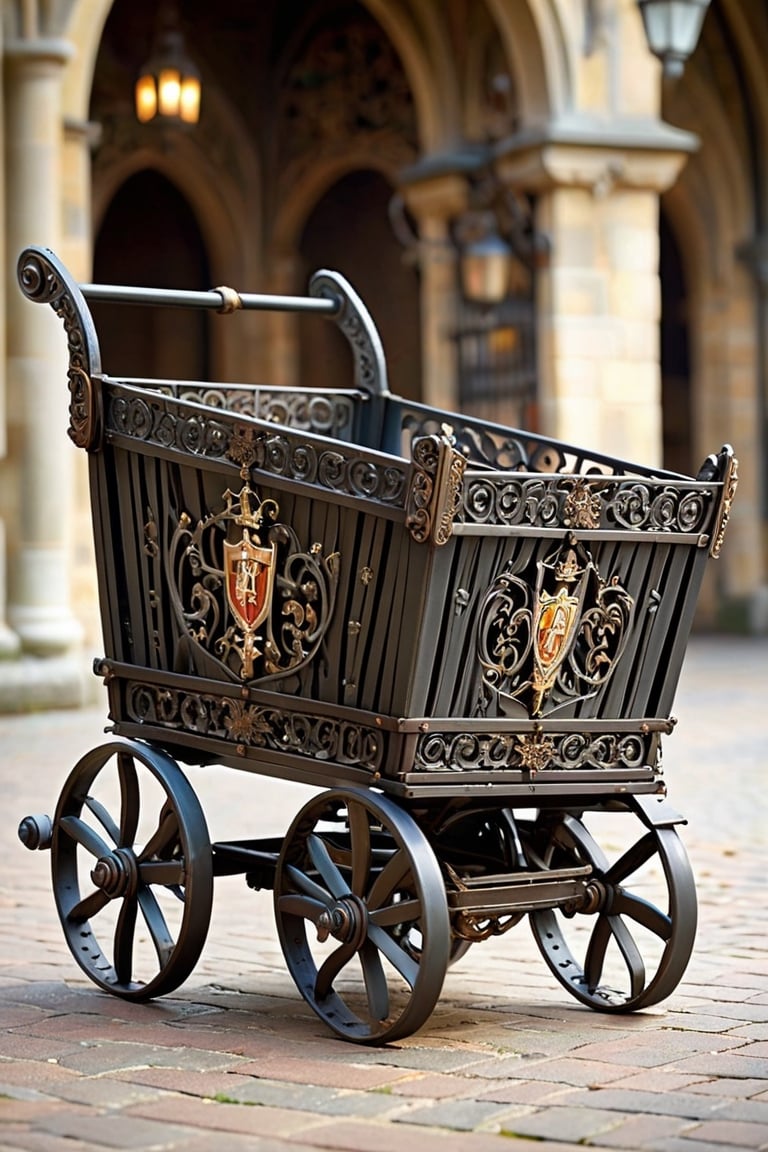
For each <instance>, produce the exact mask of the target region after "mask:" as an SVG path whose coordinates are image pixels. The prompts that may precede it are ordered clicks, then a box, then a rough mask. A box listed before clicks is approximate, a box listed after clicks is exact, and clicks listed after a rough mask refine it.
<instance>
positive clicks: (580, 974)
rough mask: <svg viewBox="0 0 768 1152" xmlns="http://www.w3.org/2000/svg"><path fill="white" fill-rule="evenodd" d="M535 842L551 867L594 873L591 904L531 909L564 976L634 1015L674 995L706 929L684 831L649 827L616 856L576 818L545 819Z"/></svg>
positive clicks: (595, 1004) (544, 947)
mask: <svg viewBox="0 0 768 1152" xmlns="http://www.w3.org/2000/svg"><path fill="white" fill-rule="evenodd" d="M618 819H619V820H621V821H622V822H623V821H625V820H627V819H629V817H628V816H627V815H626V814H623V815H622V816H620V817H618ZM532 842H533V843H534V845H535V846H536V850H537V851H538V852H539V853H540V854H541V856H542V858H543V861H544V863H545V864H546V865H547V867H549V868H567V867H569V866H572V865H584V864H589V865H591V867H592V870H593V875H592V878H591V882H590V885H589V900H588V903H587V904H586V906H585V907H583V908H581V909H579V910H576V911H574V910H573V909H569V910H567V911H565V912H564V911H563V910H558V909H542V910H539V911H536V912H532V913H531V926H532V928H533V934H534V936H535V938H536V941H537V943H538V945H539V948H540V949H541V952H542V955H543V956H544V959H545V960H546V962H547V964H548V965H549V967H550V969H551V970H552V972H553V973H554V974H555V976H556V977H557V979H558V980H559V981H560V983H561V984H562V985H563V986H564V987H565V988H567V989H568V991H569V992H570V993H571V994H572V995H573V996H575V997H576V999H577V1000H580V1001H581V1002H582V1003H583V1004H587V1005H588V1006H589V1007H590V1008H596V1009H598V1010H600V1011H602V1012H631V1011H635V1010H636V1009H638V1008H647V1007H649V1006H650V1005H651V1004H656V1003H658V1002H659V1001H660V1000H663V999H665V997H667V996H669V995H670V994H671V993H672V992H673V991H674V989H675V988H676V987H677V985H678V984H679V982H680V980H681V979H682V976H683V973H684V972H685V969H686V966H687V964H688V960H689V959H690V955H691V951H692V949H693V943H694V939H695V936H696V887H695V883H694V879H693V873H692V870H691V866H690V864H689V862H688V857H687V855H686V853H685V849H684V847H683V845H682V842H681V840H680V838H679V837H678V835H677V832H676V831H675V829H674V828H653V829H647V830H646V831H645V833H644V835H643V836H641V838H640V839H639V840H638V841H637V842H636V843H635V844H634V845H632V847H630V848H629V849H628V850H626V851H624V852H621V854H619V855H618V858H617V859H615V860H614V861H613V862H609V861H608V859H607V858H606V856H605V854H604V853H603V851H602V849H601V848H600V847H599V846H598V845H597V843H596V841H595V840H594V839H593V837H592V835H591V834H590V832H589V831H588V830H587V828H586V826H585V824H584V823H583V821H582V820H579V819H577V818H576V817H575V816H572V815H563V816H561V817H560V818H559V819H556V820H555V821H554V822H553V820H552V817H551V816H550V817H548V816H541V817H539V820H538V821H537V822H536V824H535V825H534V826H533V830H532Z"/></svg>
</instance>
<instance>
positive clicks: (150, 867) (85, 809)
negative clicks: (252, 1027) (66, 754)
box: [51, 741, 213, 1000]
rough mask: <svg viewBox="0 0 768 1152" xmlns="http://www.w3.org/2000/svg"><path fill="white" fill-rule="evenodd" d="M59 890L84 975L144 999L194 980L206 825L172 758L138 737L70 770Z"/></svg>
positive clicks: (204, 927) (205, 920) (57, 850)
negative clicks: (188, 977) (142, 742)
mask: <svg viewBox="0 0 768 1152" xmlns="http://www.w3.org/2000/svg"><path fill="white" fill-rule="evenodd" d="M51 868H52V875H53V891H54V896H55V899H56V906H57V908H58V912H59V917H60V919H61V923H62V926H63V928H64V934H65V936H66V939H67V943H68V944H69V947H70V949H71V950H72V954H73V955H74V957H75V959H76V960H77V962H78V964H80V966H81V968H83V970H84V971H85V972H86V974H87V975H88V976H89V977H90V978H91V980H93V981H94V983H96V984H98V985H99V986H100V987H101V988H104V989H105V990H106V991H107V992H112V993H113V994H114V995H116V996H122V997H124V998H126V999H132V1000H148V999H150V998H151V997H153V996H160V995H162V994H163V993H166V992H170V991H172V990H173V989H174V988H177V987H178V986H179V985H180V984H181V983H182V982H183V981H184V980H185V979H186V978H187V976H188V975H189V974H190V972H191V971H192V969H193V968H194V966H195V963H196V962H197V959H198V957H199V955H200V952H201V951H202V947H203V944H204V943H205V938H206V935H207V932H208V925H209V923H210V916H211V904H212V900H213V863H212V853H211V846H210V842H209V839H208V829H207V827H206V823H205V818H204V816H203V812H202V809H201V807H200V804H199V802H198V800H197V797H196V796H195V794H194V792H193V790H192V788H191V786H190V784H189V783H188V781H187V779H186V777H185V776H184V775H183V774H182V772H181V770H180V768H179V767H178V765H177V764H176V763H175V761H174V760H172V759H171V757H170V756H168V755H166V753H164V752H162V751H161V750H160V749H158V748H153V747H151V746H149V745H146V744H140V743H138V742H136V741H125V742H117V741H115V742H113V743H109V744H104V745H102V746H100V747H98V748H95V749H93V750H92V751H91V752H89V753H88V754H87V755H86V756H84V757H83V758H82V760H80V761H79V763H78V764H77V765H76V766H75V768H74V769H73V771H72V772H71V774H70V776H69V779H68V780H67V782H66V784H65V785H64V788H63V789H62V793H61V796H60V797H59V803H58V808H57V811H56V815H55V817H54V821H53V838H52V842H51Z"/></svg>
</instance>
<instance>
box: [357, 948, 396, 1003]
mask: <svg viewBox="0 0 768 1152" xmlns="http://www.w3.org/2000/svg"><path fill="white" fill-rule="evenodd" d="M360 963H361V965H362V968H363V979H364V980H365V991H366V993H367V996H368V1011H369V1012H370V1014H371V1019H372V1020H378V1021H382V1020H386V1018H387V1016H388V1015H389V989H388V988H387V978H386V976H385V975H384V968H383V966H382V963H381V957H380V956H379V952H378V949H377V948H376V946H375V945H374V944H372V943H371V941H370V940H366V941H365V942H364V944H363V947H362V948H361V949H360Z"/></svg>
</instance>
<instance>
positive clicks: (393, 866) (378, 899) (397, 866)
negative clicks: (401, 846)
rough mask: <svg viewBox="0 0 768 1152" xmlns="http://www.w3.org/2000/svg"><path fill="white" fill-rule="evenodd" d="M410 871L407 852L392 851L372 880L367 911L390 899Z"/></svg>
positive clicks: (401, 885)
mask: <svg viewBox="0 0 768 1152" xmlns="http://www.w3.org/2000/svg"><path fill="white" fill-rule="evenodd" d="M410 871H411V862H410V860H409V859H408V853H407V852H403V851H399V852H394V853H393V854H392V856H391V857H390V858H389V860H388V861H387V863H386V864H385V865H384V867H383V868H382V870H381V872H380V873H379V875H378V876H377V877H376V879H375V880H374V882H373V884H372V886H371V890H370V892H369V893H368V899H367V901H366V903H367V905H368V910H369V912H370V911H371V909H374V908H380V907H381V906H382V905H383V904H384V902H385V901H387V900H390V899H391V898H392V896H393V894H394V893H395V892H397V890H398V889H399V888H402V887H403V881H404V880H405V878H406V876H408V875H409V874H410Z"/></svg>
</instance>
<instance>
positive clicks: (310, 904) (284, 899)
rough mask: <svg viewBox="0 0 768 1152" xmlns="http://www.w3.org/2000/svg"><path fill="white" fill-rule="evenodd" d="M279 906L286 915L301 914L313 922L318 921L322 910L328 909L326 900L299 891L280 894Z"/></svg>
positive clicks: (303, 917)
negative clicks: (304, 894) (316, 898)
mask: <svg viewBox="0 0 768 1152" xmlns="http://www.w3.org/2000/svg"><path fill="white" fill-rule="evenodd" d="M277 906H278V908H279V909H280V911H281V912H282V913H284V914H285V915H286V916H301V917H302V919H304V920H311V921H312V923H313V924H316V923H317V918H318V916H320V914H321V913H322V912H326V911H327V910H328V905H327V903H325V902H324V901H322V900H314V899H313V898H312V897H311V896H303V895H300V894H299V893H289V894H287V895H285V896H280V897H279V898H278V901H277Z"/></svg>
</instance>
